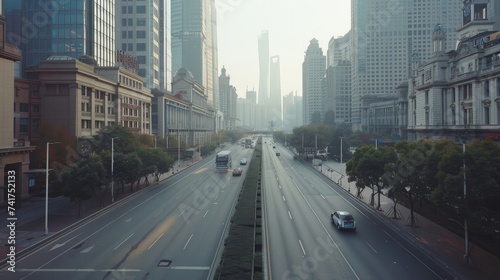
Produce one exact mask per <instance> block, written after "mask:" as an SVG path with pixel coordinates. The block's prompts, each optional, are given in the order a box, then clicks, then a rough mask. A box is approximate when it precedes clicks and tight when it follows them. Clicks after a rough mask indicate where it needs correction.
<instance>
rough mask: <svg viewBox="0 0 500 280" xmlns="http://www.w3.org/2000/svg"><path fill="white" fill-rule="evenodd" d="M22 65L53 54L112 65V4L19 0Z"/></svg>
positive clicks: (105, 1) (85, 0)
mask: <svg viewBox="0 0 500 280" xmlns="http://www.w3.org/2000/svg"><path fill="white" fill-rule="evenodd" d="M22 8H23V14H24V17H23V19H19V21H20V22H19V24H20V25H22V26H23V28H22V31H21V32H22V34H20V36H21V40H22V42H21V48H22V50H23V61H24V63H23V65H24V66H25V67H26V66H27V67H29V66H35V65H38V64H39V63H40V60H42V59H45V58H47V57H49V56H54V55H65V56H70V57H74V58H79V57H81V56H82V55H89V56H92V57H93V58H94V59H95V60H96V61H97V64H98V65H99V66H114V65H115V62H116V57H115V3H114V1H109V0H71V1H51V2H47V1H26V0H25V1H23V7H22Z"/></svg>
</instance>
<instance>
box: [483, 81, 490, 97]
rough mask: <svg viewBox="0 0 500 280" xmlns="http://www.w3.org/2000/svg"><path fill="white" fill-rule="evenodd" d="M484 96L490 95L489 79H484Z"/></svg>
mask: <svg viewBox="0 0 500 280" xmlns="http://www.w3.org/2000/svg"><path fill="white" fill-rule="evenodd" d="M484 96H486V97H489V96H490V81H489V80H486V81H484Z"/></svg>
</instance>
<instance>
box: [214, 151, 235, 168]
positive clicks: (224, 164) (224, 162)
mask: <svg viewBox="0 0 500 280" xmlns="http://www.w3.org/2000/svg"><path fill="white" fill-rule="evenodd" d="M231 168H232V164H231V151H220V152H219V153H217V155H216V156H215V169H216V170H217V171H228V170H229V169H231Z"/></svg>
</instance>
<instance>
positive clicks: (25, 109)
mask: <svg viewBox="0 0 500 280" xmlns="http://www.w3.org/2000/svg"><path fill="white" fill-rule="evenodd" d="M19 111H20V112H29V111H30V110H29V104H28V103H20V104H19Z"/></svg>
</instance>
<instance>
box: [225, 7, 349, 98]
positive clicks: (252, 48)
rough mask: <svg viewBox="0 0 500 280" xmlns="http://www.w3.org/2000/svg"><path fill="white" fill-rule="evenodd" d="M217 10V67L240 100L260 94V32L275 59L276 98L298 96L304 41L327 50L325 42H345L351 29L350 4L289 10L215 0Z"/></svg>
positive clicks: (291, 8)
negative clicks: (278, 93)
mask: <svg viewBox="0 0 500 280" xmlns="http://www.w3.org/2000/svg"><path fill="white" fill-rule="evenodd" d="M226 2H227V3H226ZM231 2H235V4H231ZM218 9H219V10H218V34H219V35H218V37H219V65H224V66H225V68H226V69H227V71H228V73H231V82H232V84H233V86H234V87H235V88H236V90H237V93H238V96H239V97H244V95H245V92H246V90H247V89H248V90H256V91H258V89H259V64H258V62H259V57H258V46H257V44H258V37H259V34H261V32H262V31H263V30H267V31H268V32H269V55H270V56H275V55H279V57H280V65H281V67H280V68H281V94H282V96H285V95H286V94H288V93H289V92H292V91H297V94H298V95H302V62H303V60H304V55H305V50H306V49H307V46H308V45H309V41H310V40H311V39H313V38H316V39H317V40H318V41H319V44H320V46H321V47H322V48H323V49H324V50H326V49H327V48H328V42H329V41H330V39H331V38H332V37H333V36H335V38H337V37H340V36H344V35H345V34H346V33H347V32H348V31H349V29H350V25H351V22H350V18H351V3H350V1H341V2H339V3H336V2H334V1H327V0H313V1H308V2H300V3H297V4H294V5H290V4H289V2H288V1H284V0H276V1H263V0H259V1H222V0H220V1H218ZM313 14H314V15H315V16H314V17H305V16H304V15H313ZM306 19H307V21H306ZM235 34H240V35H235ZM242 54H244V55H242ZM258 94H259V93H257V95H258Z"/></svg>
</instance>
